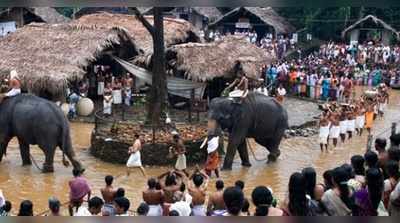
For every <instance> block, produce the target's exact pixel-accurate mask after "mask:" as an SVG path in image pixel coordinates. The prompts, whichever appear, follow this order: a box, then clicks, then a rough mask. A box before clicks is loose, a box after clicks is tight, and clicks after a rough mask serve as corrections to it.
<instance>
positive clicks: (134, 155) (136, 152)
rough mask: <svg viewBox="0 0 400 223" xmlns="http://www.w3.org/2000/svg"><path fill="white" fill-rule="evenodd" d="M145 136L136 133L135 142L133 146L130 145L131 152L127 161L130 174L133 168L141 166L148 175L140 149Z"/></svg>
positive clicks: (141, 169) (143, 172)
mask: <svg viewBox="0 0 400 223" xmlns="http://www.w3.org/2000/svg"><path fill="white" fill-rule="evenodd" d="M143 141H144V140H143V137H142V136H141V135H139V134H135V142H134V143H133V146H131V147H129V151H128V153H129V154H130V156H129V159H128V162H127V163H126V166H127V168H128V169H127V175H128V176H129V175H130V169H131V168H139V169H140V171H141V172H142V174H143V176H146V172H145V171H144V168H143V166H142V160H141V155H140V150H142V142H143Z"/></svg>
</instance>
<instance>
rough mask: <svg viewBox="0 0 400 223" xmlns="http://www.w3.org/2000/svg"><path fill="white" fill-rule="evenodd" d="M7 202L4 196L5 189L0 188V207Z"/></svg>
mask: <svg viewBox="0 0 400 223" xmlns="http://www.w3.org/2000/svg"><path fill="white" fill-rule="evenodd" d="M5 204H6V199H5V198H4V194H3V191H2V190H0V207H3V206H4V205H5Z"/></svg>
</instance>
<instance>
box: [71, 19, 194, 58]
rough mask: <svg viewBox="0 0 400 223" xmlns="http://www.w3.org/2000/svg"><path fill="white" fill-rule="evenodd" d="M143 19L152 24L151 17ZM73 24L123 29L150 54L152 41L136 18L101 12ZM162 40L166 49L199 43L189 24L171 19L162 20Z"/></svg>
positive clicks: (145, 52)
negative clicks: (182, 44)
mask: <svg viewBox="0 0 400 223" xmlns="http://www.w3.org/2000/svg"><path fill="white" fill-rule="evenodd" d="M145 18H146V19H148V20H149V22H150V23H151V24H152V23H153V16H145ZM73 23H74V24H77V25H79V26H83V27H102V28H112V27H120V28H124V29H125V30H126V31H127V32H128V33H129V35H130V36H131V37H132V39H134V41H135V43H136V45H137V46H139V48H140V49H141V50H143V53H144V54H151V53H152V51H153V39H152V37H151V35H150V33H149V32H148V31H147V29H146V28H145V27H144V26H143V25H142V23H141V22H140V21H139V20H138V19H137V18H136V16H133V15H123V14H111V13H106V12H102V13H96V14H91V15H86V16H82V17H81V18H79V19H77V20H74V21H73ZM164 38H165V46H166V47H169V46H172V45H175V44H180V43H186V42H198V41H200V38H199V37H198V35H197V32H196V30H195V29H194V27H193V26H192V25H191V24H190V23H189V22H187V21H185V20H181V19H171V18H164Z"/></svg>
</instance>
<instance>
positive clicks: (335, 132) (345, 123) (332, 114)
mask: <svg viewBox="0 0 400 223" xmlns="http://www.w3.org/2000/svg"><path fill="white" fill-rule="evenodd" d="M345 99H346V101H345V102H347V103H341V104H339V103H337V102H330V103H327V104H325V105H324V106H322V107H323V110H324V111H323V113H322V114H321V117H320V122H319V127H320V128H319V140H320V146H321V151H324V148H325V150H327V151H328V144H329V139H330V138H331V139H332V141H333V145H334V147H336V146H337V145H338V141H339V137H340V139H341V142H342V143H344V142H345V140H346V138H348V139H351V138H352V137H353V135H354V133H356V135H359V136H361V135H362V133H363V130H364V128H366V129H367V131H368V134H371V129H372V127H373V122H374V120H375V119H376V118H377V117H378V116H381V117H383V115H384V113H385V109H386V106H387V104H388V103H389V94H388V88H387V86H386V85H385V84H384V83H382V84H380V86H379V88H378V90H377V91H367V92H365V93H364V95H363V96H361V97H360V98H359V99H357V100H350V99H349V98H348V97H347V98H345Z"/></svg>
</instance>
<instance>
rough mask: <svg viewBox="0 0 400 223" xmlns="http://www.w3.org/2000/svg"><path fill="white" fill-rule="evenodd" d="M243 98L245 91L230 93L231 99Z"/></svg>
mask: <svg viewBox="0 0 400 223" xmlns="http://www.w3.org/2000/svg"><path fill="white" fill-rule="evenodd" d="M242 96H243V91H242V90H234V91H232V92H230V93H229V97H231V98H240V97H242Z"/></svg>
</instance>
